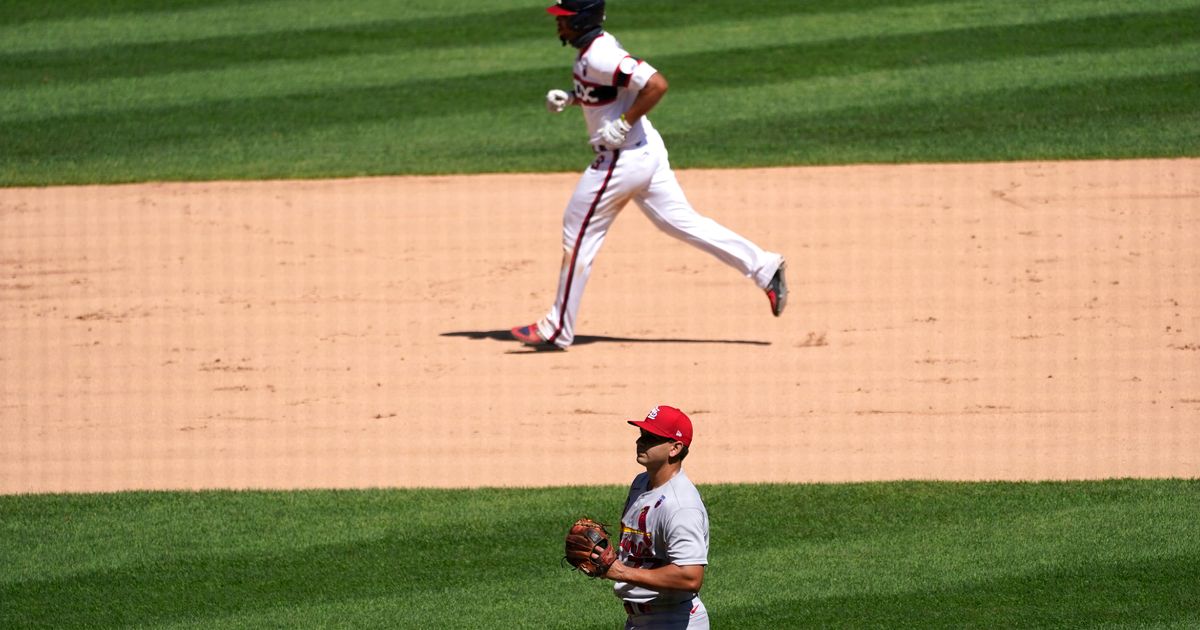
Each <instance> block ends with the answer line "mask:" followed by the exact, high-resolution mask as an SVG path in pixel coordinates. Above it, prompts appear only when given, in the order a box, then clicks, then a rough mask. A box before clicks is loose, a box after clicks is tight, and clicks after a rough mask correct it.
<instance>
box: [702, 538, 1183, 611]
mask: <svg viewBox="0 0 1200 630" xmlns="http://www.w3.org/2000/svg"><path fill="white" fill-rule="evenodd" d="M781 579H784V578H783V576H781ZM1196 584H1200V557H1197V556H1188V555H1184V556H1170V557H1164V558H1155V559H1145V560H1140V561H1131V562H1112V563H1104V562H1091V563H1086V564H1080V565H1077V566H1070V567H1062V568H1056V569H1048V570H1044V571H1029V570H1028V569H1026V568H1024V567H1013V568H1012V574H1011V575H1006V576H1005V577H1003V578H999V579H996V580H991V581H984V582H979V583H977V584H971V585H966V586H961V587H957V588H940V587H938V586H936V585H929V587H928V588H922V586H921V585H920V584H914V585H913V590H912V591H910V592H905V593H884V594H863V595H856V596H842V597H826V598H816V599H805V598H796V599H791V600H787V601H782V602H772V603H769V604H763V605H761V606H754V605H744V606H735V607H728V608H722V607H721V606H720V605H719V604H718V605H714V604H712V603H709V604H708V608H709V615H710V617H711V618H712V620H713V623H714V624H719V625H721V626H726V627H736V628H771V629H775V628H1046V627H1055V628H1088V627H1096V626H1097V625H1098V624H1103V625H1105V626H1108V627H1117V626H1127V627H1147V626H1154V625H1160V624H1161V625H1170V624H1175V625H1178V626H1179V627H1189V626H1190V625H1191V624H1195V623H1198V622H1200V606H1198V605H1197V604H1198V603H1200V596H1198V595H1197V591H1196Z"/></svg>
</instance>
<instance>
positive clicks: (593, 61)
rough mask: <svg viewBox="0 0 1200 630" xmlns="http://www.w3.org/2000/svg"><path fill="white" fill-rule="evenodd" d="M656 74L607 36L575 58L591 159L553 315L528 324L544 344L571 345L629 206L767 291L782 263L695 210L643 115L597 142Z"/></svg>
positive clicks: (566, 224)
mask: <svg viewBox="0 0 1200 630" xmlns="http://www.w3.org/2000/svg"><path fill="white" fill-rule="evenodd" d="M656 73H657V71H656V70H655V69H654V67H653V66H651V65H650V64H648V63H646V62H644V61H641V60H638V59H636V58H634V57H632V56H631V55H630V54H629V53H627V52H626V51H625V49H623V48H622V47H621V44H620V43H619V42H617V40H616V38H614V37H613V36H612V35H610V34H608V33H601V34H600V35H599V36H598V37H596V38H595V39H594V40H592V42H591V43H590V44H588V45H587V46H586V47H584V48H583V49H582V50H580V51H579V54H578V55H577V56H576V59H575V65H574V68H573V78H574V82H575V87H574V97H575V98H574V102H575V104H577V105H579V106H580V107H581V108H582V109H583V116H584V119H585V121H586V122H587V132H588V138H589V143H590V144H591V145H592V148H593V150H594V151H595V153H596V159H595V160H594V161H593V162H592V165H591V166H590V167H589V168H587V169H585V170H584V172H583V175H582V176H581V177H580V178H579V183H578V185H576V187H575V192H574V194H572V195H571V200H570V201H569V202H568V203H567V207H566V209H565V210H564V211H563V231H562V246H563V258H562V267H561V269H560V270H559V280H558V292H557V295H556V296H555V299H554V304H553V305H552V306H551V308H550V311H549V312H548V313H547V314H546V315H545V316H544V317H543V318H542V319H540V320H538V321H537V323H536V324H534V325H533V328H535V329H536V332H537V338H538V339H541V340H542V341H543V342H545V343H550V344H554V345H556V346H558V347H560V348H566V347H567V346H570V345H571V344H572V343H573V342H574V341H575V322H576V316H577V314H578V312H579V305H580V303H581V301H582V299H583V290H584V287H585V286H586V284H587V281H588V277H589V276H590V274H591V270H592V263H593V261H594V260H595V258H596V255H597V254H598V253H599V251H600V246H601V245H602V244H603V243H604V238H605V236H606V235H607V234H608V230H609V228H610V227H611V226H612V223H613V221H614V220H616V218H617V214H618V213H619V212H620V211H621V209H622V208H623V207H625V204H627V203H629V202H630V201H633V202H635V203H636V204H637V205H638V206H639V207H640V208H641V209H642V212H644V213H645V214H646V216H647V217H648V218H649V219H650V221H651V222H652V223H654V225H655V226H656V227H658V228H659V229H660V230H662V231H664V232H666V233H667V234H670V235H671V236H673V237H675V238H677V239H679V240H681V241H684V242H686V243H688V244H690V245H693V246H695V247H697V248H698V249H701V250H703V251H706V252H708V253H709V254H711V255H713V256H715V257H716V258H717V259H719V260H721V261H722V262H724V263H725V264H727V265H729V266H731V267H733V268H734V269H736V270H738V272H739V273H741V274H742V275H744V276H746V277H747V278H750V279H752V280H753V281H754V283H755V284H756V285H758V287H759V288H760V289H766V288H767V286H768V285H769V284H770V282H771V277H772V276H773V275H774V274H775V271H776V270H777V269H779V267H780V265H781V264H782V263H783V257H782V256H781V255H779V254H777V253H774V252H768V251H765V250H763V249H761V248H760V247H759V246H758V245H755V244H754V243H752V242H751V241H749V240H748V239H746V238H744V237H742V236H741V235H739V234H737V233H735V232H733V231H732V230H730V229H729V228H726V227H724V226H722V225H721V224H719V223H717V222H716V221H713V220H712V219H709V218H706V217H704V216H701V215H700V214H698V213H697V212H696V210H695V209H694V208H692V206H691V204H690V203H688V200H687V197H686V196H685V195H684V194H683V189H682V188H680V186H679V182H678V181H677V180H676V178H675V173H674V171H672V170H671V164H670V161H669V160H668V157H667V148H666V146H665V145H664V144H663V140H662V137H661V136H660V135H659V134H658V132H657V131H656V130H655V129H654V125H652V124H650V119H649V118H648V117H646V116H642V117H641V118H640V119H638V120H637V121H635V122H634V123H633V125H632V128H631V129H630V130H629V133H628V134H627V135H626V137H625V142H624V143H622V144H621V146H619V147H610V146H605V145H604V143H603V141H601V140H600V138H599V136H598V131H599V130H600V128H601V127H602V126H603V125H604V124H605V123H606V122H608V121H611V120H615V119H617V118H619V117H620V116H621V115H622V114H624V113H625V112H626V111H628V110H629V108H630V106H631V105H632V104H633V103H634V101H635V100H636V99H637V96H638V93H639V92H640V91H641V90H642V89H643V88H644V87H645V86H646V84H647V82H648V81H650V80H651V78H652V77H653V76H654V75H655V74H656ZM514 332H515V331H514Z"/></svg>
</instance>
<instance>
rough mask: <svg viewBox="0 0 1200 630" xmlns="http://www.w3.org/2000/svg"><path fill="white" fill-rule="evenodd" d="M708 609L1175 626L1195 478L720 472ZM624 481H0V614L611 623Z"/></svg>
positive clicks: (231, 621)
mask: <svg viewBox="0 0 1200 630" xmlns="http://www.w3.org/2000/svg"><path fill="white" fill-rule="evenodd" d="M701 490H702V492H703V494H704V496H705V498H706V502H707V504H708V507H709V511H710V515H711V520H712V531H711V538H712V550H711V556H710V562H711V564H710V567H709V570H708V574H707V580H706V584H705V588H704V593H703V597H704V599H705V601H706V603H707V604H708V606H709V609H710V612H711V614H712V617H713V620H714V623H715V624H717V627H726V628H772V629H774V628H794V627H855V628H861V627H880V628H904V627H921V628H964V627H968V628H969V627H974V628H996V627H1020V628H1049V627H1060V628H1068V627H1069V628H1079V627H1107V628H1191V627H1196V626H1197V625H1198V624H1200V600H1198V598H1200V591H1198V590H1197V588H1196V585H1197V584H1200V521H1198V520H1197V519H1196V510H1197V507H1198V506H1200V481H1196V480H1193V481H1184V480H1162V481H1132V480H1120V481H1117V480H1114V481H1105V482H1073V483H1039V484H1017V483H985V484H957V483H888V484H848V485H767V486H754V485H719V486H706V487H702V488H701ZM623 498H624V493H623V488H618V487H603V488H591V489H582V488H558V489H537V490H531V489H513V490H495V489H485V490H475V491H468V490H459V491H429V490H421V491H417V490H386V491H385V490H372V491H305V492H204V493H122V494H109V495H30V496H7V497H0V627H4V628H27V627H45V628H71V627H98V628H104V627H116V626H130V625H134V626H149V627H173V628H182V627H189V628H210V627H218V626H219V627H230V628H239V627H241V628H260V627H356V628H357V627H405V628H613V627H619V624H620V622H621V620H622V619H623V614H622V612H621V610H620V608H619V606H618V604H617V602H616V600H615V598H613V597H612V595H611V592H610V588H609V586H610V583H607V582H601V581H589V580H587V579H586V578H584V577H583V576H581V575H579V574H577V573H572V572H570V571H569V570H567V569H565V568H562V567H560V565H559V556H560V555H561V536H562V534H563V533H564V532H565V528H566V525H567V524H568V523H569V522H571V520H573V519H574V518H575V517H576V516H578V515H581V514H588V515H592V516H595V517H599V518H602V519H607V520H609V521H610V522H613V521H615V519H616V517H617V515H616V512H617V511H618V510H619V506H620V504H621V502H622V500H623Z"/></svg>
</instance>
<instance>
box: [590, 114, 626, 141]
mask: <svg viewBox="0 0 1200 630" xmlns="http://www.w3.org/2000/svg"><path fill="white" fill-rule="evenodd" d="M630 129H633V127H632V126H631V125H630V124H629V123H627V122H625V117H624V116H622V117H620V118H616V119H614V120H610V121H608V122H606V123H604V126H602V127H600V131H599V132H597V133H598V135H599V136H600V141H601V142H603V143H604V144H605V146H609V147H613V148H616V147H619V146H621V145H623V144H625V136H626V135H627V134H628V133H629V130H630Z"/></svg>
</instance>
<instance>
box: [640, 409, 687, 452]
mask: <svg viewBox="0 0 1200 630" xmlns="http://www.w3.org/2000/svg"><path fill="white" fill-rule="evenodd" d="M629 424H632V425H633V426H635V427H637V428H639V429H643V430H645V431H646V432H647V433H653V434H654V435H657V436H659V437H665V438H669V439H672V440H678V441H680V442H683V445H684V446H691V445H692V421H691V420H690V419H688V417H687V415H686V414H684V413H683V412H682V411H680V410H678V409H676V408H674V407H668V406H666V405H659V406H657V407H655V408H654V409H651V410H650V413H648V414H646V419H645V420H630V421H629Z"/></svg>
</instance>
